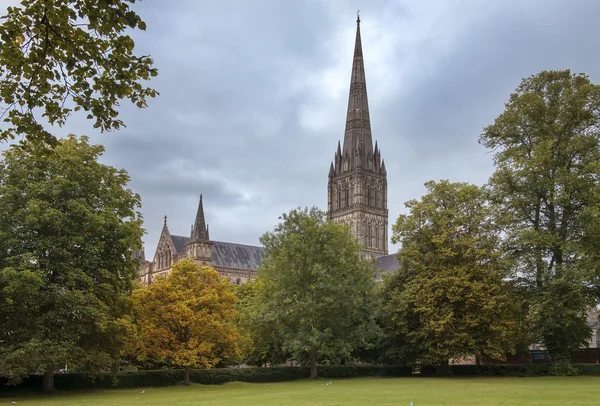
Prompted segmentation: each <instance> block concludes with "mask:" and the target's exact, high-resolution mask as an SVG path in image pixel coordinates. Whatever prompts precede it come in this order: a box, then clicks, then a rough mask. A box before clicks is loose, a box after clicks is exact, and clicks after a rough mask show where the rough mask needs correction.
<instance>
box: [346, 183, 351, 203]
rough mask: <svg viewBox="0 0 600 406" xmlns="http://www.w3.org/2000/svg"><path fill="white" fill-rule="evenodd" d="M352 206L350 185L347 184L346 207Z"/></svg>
mask: <svg viewBox="0 0 600 406" xmlns="http://www.w3.org/2000/svg"><path fill="white" fill-rule="evenodd" d="M348 206H350V186H349V185H347V186H346V207H348Z"/></svg>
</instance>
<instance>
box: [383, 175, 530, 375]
mask: <svg viewBox="0 0 600 406" xmlns="http://www.w3.org/2000/svg"><path fill="white" fill-rule="evenodd" d="M425 186H426V187H427V190H428V193H427V194H426V195H424V196H423V197H422V198H421V199H420V200H411V201H409V202H407V203H406V207H407V208H408V209H409V213H408V214H403V215H400V216H399V217H398V220H397V222H396V224H394V226H393V232H394V236H393V238H392V241H394V242H401V243H402V247H401V249H400V250H399V251H398V255H397V258H398V262H399V264H400V269H399V270H398V271H397V272H396V273H394V274H393V275H391V276H390V277H388V278H386V280H385V282H384V287H383V292H382V294H381V296H380V297H381V301H380V308H379V315H378V318H379V320H380V322H381V324H382V325H383V328H384V331H385V333H386V338H385V339H384V341H386V342H385V343H384V345H386V346H387V348H388V351H387V352H388V354H385V355H387V356H391V357H394V356H396V357H398V358H400V359H402V360H403V362H414V361H417V362H420V363H436V364H437V363H447V362H448V360H449V359H453V358H462V357H465V356H469V355H475V356H477V357H478V359H480V360H481V359H485V358H488V359H503V358H504V357H505V356H506V355H507V354H508V353H513V352H514V351H515V349H516V345H517V341H518V338H519V337H518V335H519V334H518V332H519V323H518V320H519V306H518V302H517V301H516V300H515V298H516V296H515V295H514V293H513V289H512V286H511V284H510V283H508V282H507V281H506V278H507V277H508V276H509V275H510V272H509V268H508V267H507V263H506V261H504V258H503V256H502V252H501V250H500V249H499V248H500V238H499V230H498V229H497V228H496V225H495V224H494V222H493V220H492V218H493V216H492V210H491V208H490V206H489V205H488V204H487V202H486V200H485V195H484V192H483V190H482V189H481V188H479V187H478V186H476V185H470V184H467V183H453V182H449V181H445V180H444V181H440V182H433V181H431V182H427V183H426V184H425Z"/></svg>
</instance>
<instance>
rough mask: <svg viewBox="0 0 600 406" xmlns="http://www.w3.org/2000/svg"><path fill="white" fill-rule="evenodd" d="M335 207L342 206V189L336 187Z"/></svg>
mask: <svg viewBox="0 0 600 406" xmlns="http://www.w3.org/2000/svg"><path fill="white" fill-rule="evenodd" d="M337 208H338V209H341V208H342V189H341V188H338V191H337Z"/></svg>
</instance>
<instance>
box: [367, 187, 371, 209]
mask: <svg viewBox="0 0 600 406" xmlns="http://www.w3.org/2000/svg"><path fill="white" fill-rule="evenodd" d="M367 205H369V206H370V205H371V185H368V186H367Z"/></svg>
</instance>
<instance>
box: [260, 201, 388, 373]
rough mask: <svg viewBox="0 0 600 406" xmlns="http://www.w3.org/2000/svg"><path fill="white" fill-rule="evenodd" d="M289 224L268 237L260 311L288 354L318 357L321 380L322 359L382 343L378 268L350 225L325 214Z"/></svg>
mask: <svg viewBox="0 0 600 406" xmlns="http://www.w3.org/2000/svg"><path fill="white" fill-rule="evenodd" d="M281 220H282V221H281V222H280V223H279V224H278V225H277V226H276V227H275V229H274V230H273V231H272V232H267V233H266V234H264V235H263V236H262V238H261V243H262V244H263V245H264V247H265V258H264V260H263V263H262V265H261V267H260V268H259V270H258V279H259V281H260V283H259V284H258V285H257V288H258V292H257V295H256V298H255V303H254V304H253V306H252V308H253V309H254V311H255V312H256V313H255V314H256V316H257V317H258V318H259V319H260V320H261V322H262V323H264V325H269V326H271V329H272V331H273V333H272V335H275V337H276V338H277V339H278V340H280V342H281V343H282V347H283V350H284V351H286V352H288V353H290V354H292V356H294V357H295V358H296V359H298V360H301V359H303V358H305V357H307V356H309V357H310V359H311V366H312V374H311V375H312V376H313V377H315V376H316V362H317V356H321V357H326V358H329V359H337V360H339V359H346V358H348V357H349V355H350V353H351V352H352V351H353V350H354V349H356V348H358V347H360V346H366V345H368V343H369V342H370V340H372V339H373V338H374V334H375V332H376V325H375V323H374V317H373V289H374V284H375V281H374V272H373V271H374V269H373V267H372V264H371V263H370V262H367V261H365V260H363V259H362V258H361V256H360V246H359V244H358V242H357V241H356V239H355V238H354V237H352V236H351V235H350V233H349V230H348V228H347V226H346V225H343V224H337V223H334V222H331V221H328V220H327V219H326V218H325V214H324V213H323V212H321V211H319V210H318V209H316V208H312V209H310V210H308V209H304V210H300V209H295V210H291V211H290V213H289V214H283V215H282V217H281ZM259 330H260V329H259ZM262 331H264V329H262ZM263 337H264V336H263Z"/></svg>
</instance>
